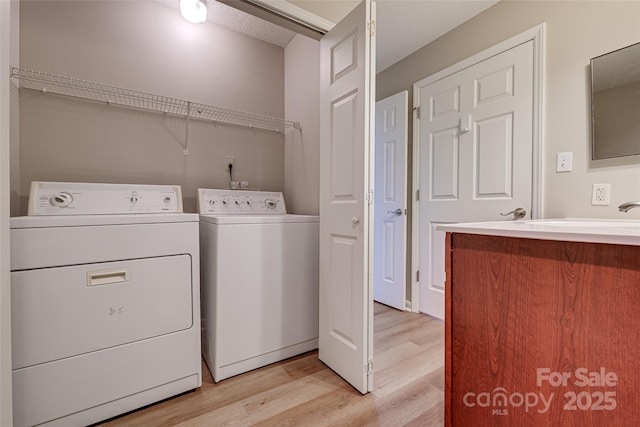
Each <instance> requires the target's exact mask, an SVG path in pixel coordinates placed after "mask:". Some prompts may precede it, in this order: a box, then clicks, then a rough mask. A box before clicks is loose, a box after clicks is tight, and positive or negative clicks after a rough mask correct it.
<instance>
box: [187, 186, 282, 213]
mask: <svg viewBox="0 0 640 427" xmlns="http://www.w3.org/2000/svg"><path fill="white" fill-rule="evenodd" d="M198 213H199V214H203V215H227V214H235V215H245V214H246V215H250V214H261V215H268V214H280V215H282V214H286V213H287V209H286V207H285V204H284V197H283V196H282V193H280V192H276V191H245V190H216V189H206V188H199V189H198Z"/></svg>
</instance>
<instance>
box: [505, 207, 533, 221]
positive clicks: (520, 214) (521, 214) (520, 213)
mask: <svg viewBox="0 0 640 427" xmlns="http://www.w3.org/2000/svg"><path fill="white" fill-rule="evenodd" d="M511 214H513V216H514V217H516V218H517V219H521V218H524V217H525V216H527V211H526V210H524V209H522V208H516V209H514V210H512V211H511V212H507V213H500V215H501V216H508V215H511Z"/></svg>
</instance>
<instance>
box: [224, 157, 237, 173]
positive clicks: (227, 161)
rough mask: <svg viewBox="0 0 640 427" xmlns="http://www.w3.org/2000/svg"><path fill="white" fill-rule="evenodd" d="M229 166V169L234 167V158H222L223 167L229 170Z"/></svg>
mask: <svg viewBox="0 0 640 427" xmlns="http://www.w3.org/2000/svg"><path fill="white" fill-rule="evenodd" d="M229 165H231V168H234V167H236V158H235V157H233V156H224V167H225V169H227V170H229Z"/></svg>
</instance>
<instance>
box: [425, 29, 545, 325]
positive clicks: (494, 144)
mask: <svg viewBox="0 0 640 427" xmlns="http://www.w3.org/2000/svg"><path fill="white" fill-rule="evenodd" d="M417 85H419V84H417ZM533 88H534V85H533V41H528V42H526V43H523V44H520V45H518V46H516V47H514V48H511V49H509V50H507V51H505V52H503V53H500V54H499V55H496V56H493V57H491V58H489V59H486V60H484V61H482V62H479V63H477V64H475V65H472V66H470V67H467V68H465V69H463V70H461V71H459V72H456V73H455V74H452V75H449V76H446V77H444V78H442V79H439V80H437V81H435V82H432V83H430V84H428V85H425V86H422V87H420V89H419V100H418V101H419V104H418V106H419V108H420V119H419V120H420V122H419V128H420V133H419V138H420V140H419V147H418V148H419V164H420V166H419V171H420V178H419V188H420V200H419V212H420V218H419V241H420V243H419V257H420V261H419V262H420V311H422V312H425V313H427V314H430V315H433V316H435V317H438V318H443V317H444V283H445V275H444V257H445V253H444V238H445V233H443V232H440V231H436V229H435V227H436V225H438V224H443V223H456V222H474V221H494V220H503V219H507V220H512V219H514V218H515V217H514V215H513V214H507V213H509V212H512V211H514V210H515V209H517V208H522V209H524V210H526V216H525V218H531V215H530V212H531V206H532V173H533V167H532V164H533V162H532V160H533V159H532V153H533V149H532V144H533V99H534V95H533ZM501 214H507V215H504V216H503V215H501Z"/></svg>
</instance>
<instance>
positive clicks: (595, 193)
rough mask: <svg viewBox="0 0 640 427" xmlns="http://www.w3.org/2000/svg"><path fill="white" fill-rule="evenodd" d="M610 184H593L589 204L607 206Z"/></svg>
mask: <svg viewBox="0 0 640 427" xmlns="http://www.w3.org/2000/svg"><path fill="white" fill-rule="evenodd" d="M610 196H611V184H593V189H592V191H591V204H592V205H593V206H609V203H610Z"/></svg>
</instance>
